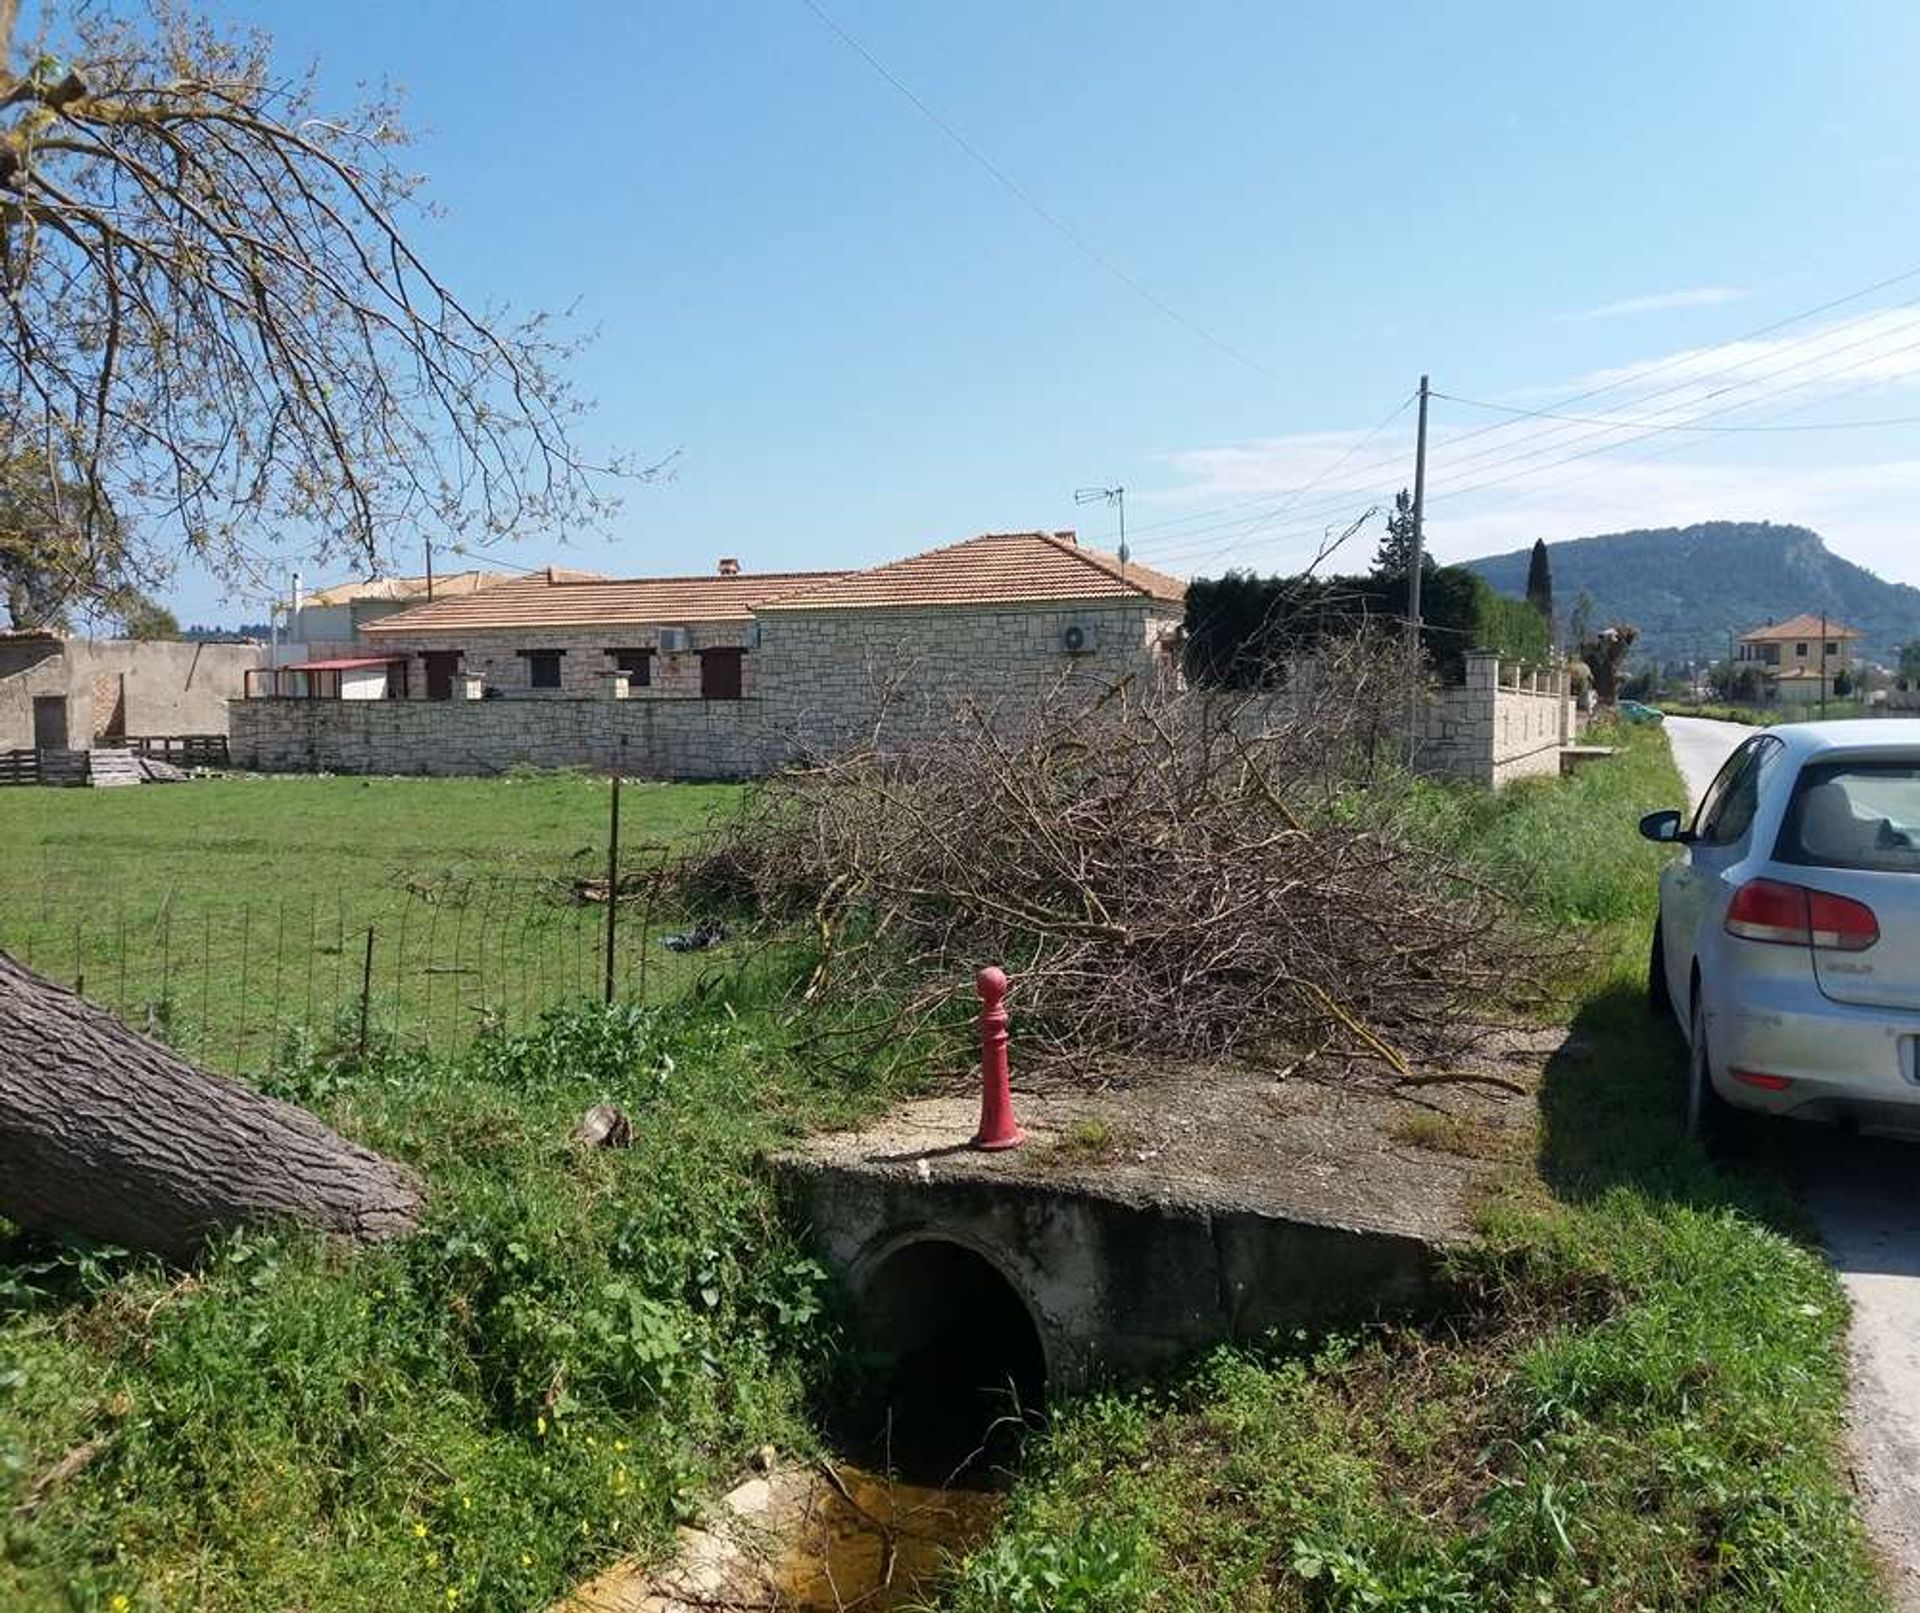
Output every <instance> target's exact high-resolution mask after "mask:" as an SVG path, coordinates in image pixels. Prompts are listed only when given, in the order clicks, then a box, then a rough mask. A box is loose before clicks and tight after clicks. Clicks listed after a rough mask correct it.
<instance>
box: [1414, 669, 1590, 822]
mask: <svg viewBox="0 0 1920 1613" xmlns="http://www.w3.org/2000/svg"><path fill="white" fill-rule="evenodd" d="M1466 662H1467V675H1466V681H1465V682H1464V683H1462V684H1461V685H1459V686H1458V687H1455V688H1443V689H1436V690H1434V691H1433V692H1432V694H1431V696H1430V698H1429V699H1428V701H1427V704H1426V706H1425V708H1424V709H1423V711H1422V714H1421V731H1420V742H1419V745H1418V747H1417V749H1416V751H1415V753H1414V766H1415V768H1416V770H1417V771H1419V772H1422V773H1437V774H1443V775H1448V776H1452V777H1459V778H1470V779H1474V780H1476V781H1477V782H1479V783H1481V784H1485V785H1488V786H1489V787H1492V788H1498V787H1499V786H1500V785H1502V784H1506V783H1509V782H1511V781H1512V780H1514V779H1517V778H1530V777H1534V776H1536V775H1539V774H1554V773H1558V772H1559V771H1560V748H1561V747H1562V746H1563V745H1570V744H1572V743H1573V738H1574V702H1573V691H1572V687H1571V684H1570V682H1569V680H1568V677H1567V674H1566V672H1565V671H1564V670H1560V671H1548V672H1529V671H1525V670H1523V669H1522V668H1520V667H1518V666H1512V665H1509V666H1504V667H1503V666H1502V665H1501V663H1500V658H1499V657H1498V656H1495V655H1488V654H1484V653H1481V652H1478V651H1470V652H1469V653H1468V655H1467V658H1466Z"/></svg>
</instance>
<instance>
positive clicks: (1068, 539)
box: [1054, 527, 1080, 549]
mask: <svg viewBox="0 0 1920 1613" xmlns="http://www.w3.org/2000/svg"><path fill="white" fill-rule="evenodd" d="M1054 536H1055V537H1056V538H1058V539H1059V540H1060V541H1061V542H1062V543H1071V544H1072V545H1073V546H1074V547H1075V548H1076V549H1077V548H1079V547H1080V534H1079V533H1078V532H1076V531H1075V530H1074V529H1073V528H1072V527H1068V528H1067V529H1066V531H1064V532H1056V533H1054Z"/></svg>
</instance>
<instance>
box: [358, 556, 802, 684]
mask: <svg viewBox="0 0 1920 1613" xmlns="http://www.w3.org/2000/svg"><path fill="white" fill-rule="evenodd" d="M838 575H839V573H837V572H830V571H807V572H766V573H758V574H755V573H749V572H745V571H742V570H741V569H740V565H739V562H738V561H735V560H732V559H726V560H722V561H721V562H720V567H719V569H718V571H717V572H715V573H714V574H713V575H711V576H706V577H634V578H623V579H615V578H606V577H596V576H593V575H591V574H589V573H585V572H569V571H562V570H560V569H558V568H556V567H549V568H548V569H546V570H544V571H538V572H535V573H533V574H532V575H531V576H527V577H517V578H514V579H513V580H511V581H508V582H502V583H497V584H495V585H494V586H493V587H490V588H482V589H477V590H474V591H472V592H470V593H466V594H463V595H459V596H456V597H453V598H449V599H435V600H433V601H432V602H431V603H430V604H422V605H415V606H414V607H413V608H412V609H410V610H404V611H400V612H398V613H396V614H394V615H391V616H386V617H383V618H381V619H380V620H378V621H375V622H370V623H367V624H366V625H365V626H363V627H362V628H361V630H360V637H361V643H362V653H363V654H364V653H369V652H374V651H377V652H378V653H379V654H381V655H383V656H387V657H392V658H402V657H404V658H405V661H406V662H407V672H408V676H406V677H404V678H400V679H396V680H395V682H396V693H397V694H402V695H404V696H405V697H409V698H414V699H421V700H448V699H452V698H453V697H454V696H455V695H456V694H457V693H462V692H464V691H463V690H461V689H459V688H457V687H456V685H457V684H460V683H464V681H465V680H468V679H478V680H479V683H480V687H481V690H482V693H483V695H501V696H511V697H514V698H518V699H549V700H551V699H568V698H572V699H583V698H603V697H606V696H608V695H609V694H610V693H611V692H612V690H613V685H614V684H615V683H616V682H619V681H622V680H621V678H620V675H622V674H624V680H623V681H624V693H623V697H624V698H630V699H641V700H738V699H741V698H743V697H747V696H750V695H752V694H753V693H755V692H756V690H757V682H758V678H757V670H756V666H755V659H756V658H755V657H753V656H752V655H751V654H750V651H751V649H752V644H753V639H754V611H755V608H756V607H758V606H760V605H763V604H765V603H766V602H767V601H769V600H770V599H773V598H775V597H777V596H778V595H780V594H781V593H784V592H788V591H791V590H793V589H796V588H805V587H808V586H810V585H812V584H816V583H820V582H826V581H830V580H831V579H833V578H834V577H836V576H838Z"/></svg>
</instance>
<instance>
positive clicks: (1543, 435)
mask: <svg viewBox="0 0 1920 1613" xmlns="http://www.w3.org/2000/svg"><path fill="white" fill-rule="evenodd" d="M1915 279H1920V267H1915V268H1911V269H1905V270H1902V271H1901V272H1900V273H1898V274H1893V275H1888V276H1885V277H1884V278H1882V279H1880V280H1876V281H1874V282H1873V283H1872V284H1871V285H1866V286H1862V287H1859V288H1858V289H1857V290H1854V291H1849V292H1846V293H1844V294H1843V295H1841V296H1838V297H1830V298H1828V299H1827V300H1826V301H1824V302H1821V303H1818V304H1816V305H1814V306H1813V307H1811V308H1804V309H1801V310H1799V311H1797V312H1795V313H1792V314H1788V315H1786V316H1785V317H1784V318H1781V319H1776V320H1772V321H1770V322H1768V323H1767V324H1764V325H1759V326H1756V327H1754V328H1753V329H1751V330H1748V331H1746V332H1743V333H1742V334H1741V335H1738V336H1734V337H1731V338H1729V339H1728V340H1726V341H1724V342H1719V343H1716V344H1714V345H1713V346H1710V347H1704V348H1698V349H1690V350H1688V351H1686V352H1683V353H1677V354H1674V355H1673V356H1672V357H1670V358H1667V359H1664V360H1662V361H1661V362H1660V363H1657V364H1652V365H1648V366H1646V367H1644V368H1640V369H1635V370H1632V371H1631V372H1630V373H1628V374H1626V375H1622V376H1620V377H1618V378H1616V379H1615V380H1612V381H1606V382H1602V383H1600V384H1598V385H1595V386H1591V387H1587V388H1585V389H1584V390H1582V391H1579V392H1574V393H1571V394H1569V395H1568V396H1566V397H1563V398H1561V399H1559V400H1558V401H1557V402H1555V403H1553V404H1551V405H1548V406H1547V407H1546V408H1544V409H1542V410H1538V411H1531V412H1533V413H1537V414H1540V415H1542V416H1545V417H1548V418H1553V417H1555V416H1556V415H1557V414H1558V413H1559V412H1560V411H1564V410H1566V409H1568V408H1570V407H1571V406H1573V405H1575V404H1578V403H1583V402H1587V401H1589V400H1590V399H1593V398H1597V397H1602V396H1605V395H1606V394H1607V393H1609V392H1617V391H1619V390H1621V389H1622V388H1625V387H1629V386H1632V385H1634V384H1636V383H1638V382H1641V381H1644V380H1646V379H1648V378H1650V377H1652V376H1656V375H1661V374H1664V373H1667V372H1670V371H1672V370H1675V369H1679V368H1682V367H1685V366H1688V365H1695V364H1698V363H1700V362H1701V361H1703V360H1706V359H1710V358H1711V357H1713V355H1715V354H1716V353H1724V352H1727V351H1729V350H1731V349H1736V348H1739V347H1741V346H1743V345H1745V344H1746V343H1748V342H1753V341H1757V340H1759V339H1760V338H1761V337H1764V336H1770V335H1772V334H1773V333H1774V332H1776V331H1780V330H1785V329H1787V328H1788V327H1789V326H1792V325H1797V324H1802V323H1804V322H1805V321H1807V320H1809V319H1816V318H1818V317H1819V316H1820V315H1821V314H1826V313H1831V312H1832V311H1833V310H1834V309H1836V308H1843V307H1845V306H1847V305H1848V304H1849V303H1854V302H1858V301H1860V300H1861V299H1862V298H1865V297H1870V296H1873V295H1874V294H1875V293H1877V292H1881V291H1886V290H1888V289H1890V288H1891V287H1893V286H1898V285H1903V284H1906V283H1908V282H1910V281H1912V280H1915ZM1917 304H1920V299H1915V300H1914V301H1911V302H1907V303H1898V304H1894V305H1893V308H1910V307H1914V306H1916V305H1917ZM1891 311H1893V309H1875V310H1872V311H1871V312H1869V313H1867V314H1865V315H1862V316H1859V317H1858V318H1854V319H1849V320H1845V321H1842V322H1840V323H1839V324H1837V325H1833V326H1830V327H1827V328H1825V329H1822V330H1819V331H1814V332H1810V333H1809V334H1808V335H1806V336H1803V337H1801V338H1799V339H1797V340H1795V341H1793V342H1789V343H1786V344H1784V345H1782V346H1779V347H1776V348H1775V349H1773V350H1772V351H1771V352H1768V353H1762V354H1754V355H1752V356H1750V357H1748V358H1745V359H1742V360H1740V361H1738V362H1737V363H1735V364H1734V365H1732V366H1731V367H1730V368H1726V369H1722V370H1718V371H1715V370H1707V371H1704V372H1701V373H1699V374H1696V375H1694V376H1691V377H1688V378H1687V379H1685V380H1682V381H1677V382H1674V383H1670V384H1669V385H1667V386H1664V387H1660V388H1656V389H1655V390H1654V391H1652V392H1648V393H1644V394H1641V395H1640V396H1639V397H1637V398H1635V399H1633V400H1631V403H1630V405H1629V406H1630V407H1639V406H1640V405H1643V404H1645V403H1648V402H1651V401H1652V400H1653V399H1655V398H1659V397H1664V396H1668V395H1670V394H1672V393H1674V392H1679V391H1684V390H1687V389H1688V388H1690V387H1698V386H1701V385H1703V384H1706V383H1708V382H1710V381H1712V380H1714V379H1716V378H1718V377H1720V376H1725V375H1731V374H1737V373H1738V372H1739V371H1740V370H1742V369H1744V368H1746V367H1748V366H1750V365H1752V364H1755V363H1758V362H1761V361H1762V360H1763V359H1766V358H1772V357H1778V356H1780V355H1781V354H1783V353H1790V352H1793V351H1795V350H1797V349H1799V348H1802V347H1805V346H1808V345H1810V344H1814V343H1819V342H1824V341H1830V340H1831V339H1832V338H1833V337H1835V336H1837V335H1839V334H1840V333H1842V332H1843V331H1846V330H1848V329H1851V328H1853V327H1855V326H1857V325H1861V324H1865V323H1867V322H1869V321H1871V320H1875V319H1879V318H1882V317H1883V316H1884V315H1885V314H1887V313H1889V312H1891ZM1839 351H1846V349H1844V348H1843V349H1839ZM1828 356H1832V354H1831V353H1829V354H1828ZM1769 373H1771V374H1778V373H1785V372H1784V371H1774V372H1769ZM1765 378H1766V377H1760V379H1765ZM1461 401H1465V400H1461ZM1663 412H1665V411H1663ZM1506 428H1507V423H1506V422H1505V421H1500V420H1495V421H1490V422H1489V423H1487V424H1486V425H1482V426H1476V427H1473V428H1471V429H1470V430H1467V431H1462V432H1456V433H1454V434H1453V435H1451V436H1448V437H1443V438H1441V439H1440V440H1439V441H1437V442H1436V443H1435V444H1434V445H1433V450H1434V454H1435V456H1436V458H1438V457H1440V456H1442V455H1445V454H1446V453H1447V451H1448V450H1449V449H1452V448H1455V447H1457V446H1458V445H1459V444H1461V443H1465V442H1470V441H1473V440H1474V439H1476V438H1479V437H1484V436H1488V435H1490V434H1492V433H1494V432H1499V431H1503V430H1505V429H1506ZM1566 435H1567V434H1566V433H1565V432H1564V431H1561V430H1559V429H1558V428H1557V427H1549V428H1547V429H1546V430H1544V431H1541V432H1537V433H1534V434H1531V435H1529V436H1522V437H1520V438H1519V439H1517V440H1516V439H1512V438H1509V439H1507V440H1506V441H1503V442H1501V443H1496V444H1489V445H1488V447H1487V449H1486V450H1484V451H1482V452H1480V453H1476V454H1472V455H1468V456H1467V457H1466V459H1465V460H1463V461H1455V462H1454V464H1455V468H1458V465H1459V464H1463V463H1464V464H1472V463H1474V462H1475V461H1476V460H1483V459H1492V460H1493V461H1495V462H1496V463H1490V464H1486V465H1483V466H1482V467H1481V469H1482V470H1483V471H1484V470H1492V469H1495V468H1497V464H1498V463H1515V462H1517V460H1516V458H1514V457H1510V456H1511V454H1512V450H1514V449H1516V448H1521V447H1526V446H1528V445H1529V444H1535V443H1545V442H1547V441H1549V440H1551V439H1553V438H1555V437H1561V438H1564V437H1566ZM1572 440H1576V441H1577V440H1580V439H1578V438H1575V439H1572ZM1399 463H1400V462H1399V460H1398V459H1394V460H1379V461H1375V462H1374V463H1372V464H1368V465H1362V466H1359V467H1358V468H1357V470H1356V472H1355V474H1356V475H1365V474H1367V473H1369V472H1373V471H1378V470H1386V469H1389V468H1392V467H1395V466H1397V465H1398V464H1399ZM1300 491H1303V492H1304V491H1305V490H1304V489H1302V490H1300ZM1272 496H1275V495H1264V496H1263V497H1262V498H1257V499H1244V500H1239V501H1236V502H1234V503H1229V504H1221V505H1212V506H1208V507H1206V508H1204V509H1200V510H1194V511H1191V512H1189V513H1188V514H1187V515H1184V516H1179V517H1174V518H1171V519H1168V520H1165V521H1160V522H1153V523H1149V524H1148V525H1147V526H1145V527H1141V526H1136V528H1135V531H1136V532H1141V531H1147V530H1161V531H1169V530H1171V529H1173V528H1176V527H1193V526H1194V523H1196V522H1205V521H1207V520H1208V519H1209V518H1211V517H1214V516H1222V515H1227V514H1229V513H1231V512H1233V511H1236V510H1244V509H1250V508H1253V507H1255V506H1257V505H1260V504H1263V503H1264V501H1265V498H1266V497H1272ZM1340 502H1344V503H1347V504H1348V505H1349V507H1351V504H1352V503H1355V502H1358V500H1357V499H1356V500H1342V501H1340ZM1236 524H1242V523H1238V522H1223V523H1216V524H1214V525H1211V526H1199V527H1195V529H1194V533H1190V534H1187V535H1197V533H1198V532H1202V531H1218V530H1224V529H1225V527H1227V526H1230V525H1236Z"/></svg>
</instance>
